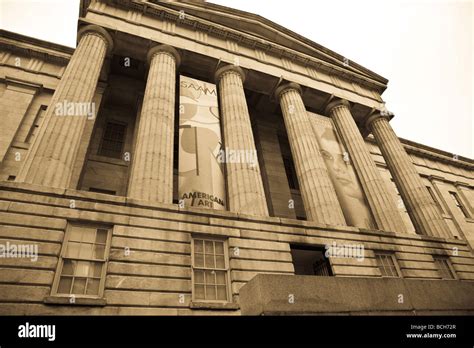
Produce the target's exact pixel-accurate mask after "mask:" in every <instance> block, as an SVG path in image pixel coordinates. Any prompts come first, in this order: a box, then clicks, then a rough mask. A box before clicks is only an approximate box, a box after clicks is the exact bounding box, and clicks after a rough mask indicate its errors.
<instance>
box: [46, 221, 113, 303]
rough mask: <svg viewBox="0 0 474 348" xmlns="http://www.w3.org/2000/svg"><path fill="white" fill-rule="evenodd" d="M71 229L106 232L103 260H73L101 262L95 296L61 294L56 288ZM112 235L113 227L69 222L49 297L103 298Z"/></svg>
mask: <svg viewBox="0 0 474 348" xmlns="http://www.w3.org/2000/svg"><path fill="white" fill-rule="evenodd" d="M73 227H79V228H81V227H84V228H95V229H96V230H97V229H104V230H107V231H108V232H107V240H106V244H105V248H104V260H94V259H74V260H82V261H89V262H102V263H103V266H102V272H101V275H100V282H99V292H98V294H97V295H87V294H63V293H58V288H59V282H60V280H61V274H62V271H63V266H64V259H65V254H66V251H67V246H68V243H69V239H70V236H71V231H72V228H73ZM112 233H113V226H110V225H97V224H94V223H87V222H84V223H81V222H69V221H68V224H67V226H66V230H65V231H64V238H63V243H62V246H61V252H60V254H59V259H58V264H57V266H56V272H55V274H54V280H53V284H52V286H51V293H50V296H52V297H64V298H71V297H75V298H87V299H97V298H103V297H104V290H105V281H106V275H107V267H108V262H109V254H110V246H111V242H112ZM66 259H67V260H70V258H67V257H66Z"/></svg>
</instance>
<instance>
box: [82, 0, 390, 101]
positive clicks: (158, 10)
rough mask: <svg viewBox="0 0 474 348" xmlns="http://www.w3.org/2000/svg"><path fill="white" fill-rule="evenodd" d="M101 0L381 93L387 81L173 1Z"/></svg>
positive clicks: (92, 10) (99, 12)
mask: <svg viewBox="0 0 474 348" xmlns="http://www.w3.org/2000/svg"><path fill="white" fill-rule="evenodd" d="M102 2H105V3H109V4H111V5H112V6H116V7H121V8H124V9H129V10H130V9H132V10H135V11H138V12H141V13H143V14H147V15H150V16H154V17H156V18H160V19H161V20H163V19H165V20H169V21H172V22H174V23H176V25H177V26H186V27H188V28H192V29H193V30H201V31H203V32H206V33H207V34H208V35H213V36H216V37H219V38H222V39H226V40H233V41H236V42H237V43H238V44H239V45H245V46H247V47H249V48H252V49H259V50H262V51H264V52H265V53H267V54H270V55H274V56H277V57H287V58H289V59H291V60H293V61H295V62H298V63H299V64H301V65H302V66H304V67H309V68H314V69H316V70H320V71H325V72H327V73H329V74H332V75H336V76H339V77H341V78H344V79H349V81H353V82H356V83H358V84H360V85H364V86H366V87H368V88H370V89H372V90H376V91H378V92H380V93H382V92H383V90H385V88H386V84H384V83H381V82H378V81H376V80H373V79H371V78H370V77H367V76H361V75H360V74H357V73H354V72H352V71H348V70H347V69H344V68H343V67H340V66H338V65H336V64H331V63H328V62H326V61H323V60H322V59H319V58H315V57H312V56H310V55H308V54H305V53H301V52H298V51H296V50H293V49H290V48H287V47H285V46H282V45H279V44H277V43H274V42H270V41H268V40H267V39H263V38H260V37H257V36H254V35H251V34H248V33H245V32H241V31H238V30H235V29H232V28H229V27H226V26H224V25H221V24H217V23H214V22H212V21H209V20H206V19H202V18H199V17H196V16H193V15H191V14H186V16H185V17H184V18H182V17H181V15H180V12H179V11H178V10H176V9H173V8H170V7H167V6H169V5H170V4H167V3H163V4H156V3H152V2H149V1H136V0H102ZM165 5H167V6H165ZM175 5H179V6H190V5H189V4H183V3H179V4H176V3H175ZM205 6H209V4H206V5H205ZM87 11H89V12H93V13H98V14H104V13H103V12H101V11H97V10H95V9H94V8H89V9H88V10H87ZM106 15H107V14H106ZM333 59H334V58H333ZM342 62H343V61H342V60H341V64H342Z"/></svg>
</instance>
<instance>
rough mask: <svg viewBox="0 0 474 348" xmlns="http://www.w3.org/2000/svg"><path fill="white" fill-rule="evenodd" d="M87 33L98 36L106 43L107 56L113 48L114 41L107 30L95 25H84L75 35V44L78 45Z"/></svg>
mask: <svg viewBox="0 0 474 348" xmlns="http://www.w3.org/2000/svg"><path fill="white" fill-rule="evenodd" d="M87 33H93V34H96V35H98V36H100V37H101V38H102V39H103V40H104V41H105V42H106V43H107V54H109V53H111V52H112V50H113V48H114V40H113V39H112V36H111V35H110V34H109V33H108V32H107V30H105V29H104V28H102V27H100V26H98V25H95V24H91V25H86V26H85V27H82V28H81V29H79V31H78V33H77V42H78V43H79V41H80V40H81V39H82V37H83V36H84V35H85V34H87Z"/></svg>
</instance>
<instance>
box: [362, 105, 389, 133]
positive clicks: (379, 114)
mask: <svg viewBox="0 0 474 348" xmlns="http://www.w3.org/2000/svg"><path fill="white" fill-rule="evenodd" d="M382 117H383V118H386V119H387V121H390V118H391V117H390V115H389V114H388V113H387V112H382V111H378V110H377V111H375V112H374V113H372V115H370V116H369V117H367V120H365V128H366V129H370V125H371V124H372V122H374V121H375V120H377V119H379V118H382Z"/></svg>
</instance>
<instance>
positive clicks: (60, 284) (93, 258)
mask: <svg viewBox="0 0 474 348" xmlns="http://www.w3.org/2000/svg"><path fill="white" fill-rule="evenodd" d="M110 239H111V233H110V228H102V227H94V226H87V225H75V224H70V225H69V226H68V228H67V230H66V235H65V237H64V244H63V248H62V251H61V258H60V260H59V264H58V269H57V271H56V278H55V282H54V286H53V294H55V295H66V296H69V295H76V296H84V297H101V296H102V295H103V290H104V280H105V272H106V261H107V257H108V250H109V248H110Z"/></svg>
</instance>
